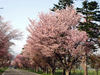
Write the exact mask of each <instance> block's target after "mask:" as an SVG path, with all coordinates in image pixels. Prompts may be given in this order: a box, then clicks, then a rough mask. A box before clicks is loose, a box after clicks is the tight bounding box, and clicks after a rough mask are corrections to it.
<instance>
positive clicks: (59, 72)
mask: <svg viewBox="0 0 100 75" xmlns="http://www.w3.org/2000/svg"><path fill="white" fill-rule="evenodd" d="M27 71H31V72H35V71H32V70H27ZM62 72H63V70H62V69H58V70H56V71H55V75H62ZM35 73H38V74H41V75H51V74H45V73H42V71H39V72H35ZM95 74H96V73H95V71H94V70H89V71H88V75H95ZM71 75H84V71H83V70H75V73H73V71H71ZM98 75H100V71H98Z"/></svg>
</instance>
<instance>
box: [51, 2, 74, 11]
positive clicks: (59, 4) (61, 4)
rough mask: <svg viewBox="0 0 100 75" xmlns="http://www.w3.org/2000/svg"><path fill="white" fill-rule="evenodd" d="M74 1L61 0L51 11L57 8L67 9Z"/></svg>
mask: <svg viewBox="0 0 100 75" xmlns="http://www.w3.org/2000/svg"><path fill="white" fill-rule="evenodd" d="M73 3H74V2H73V0H59V2H58V4H54V7H53V8H52V9H51V11H55V10H57V9H59V10H61V9H66V7H67V6H70V5H72V4H73Z"/></svg>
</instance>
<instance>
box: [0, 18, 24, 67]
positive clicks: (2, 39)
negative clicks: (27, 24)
mask: <svg viewBox="0 0 100 75" xmlns="http://www.w3.org/2000/svg"><path fill="white" fill-rule="evenodd" d="M21 36H22V32H20V31H19V30H17V29H13V28H12V26H11V25H10V24H9V22H3V21H2V17H0V67H2V66H4V65H5V64H6V63H9V62H10V60H11V58H12V55H11V54H10V53H9V48H10V46H11V44H12V42H11V40H13V39H14V40H18V39H20V38H21Z"/></svg>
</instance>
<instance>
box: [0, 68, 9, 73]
mask: <svg viewBox="0 0 100 75" xmlns="http://www.w3.org/2000/svg"><path fill="white" fill-rule="evenodd" d="M6 69H8V68H7V67H6V68H1V69H0V74H1V73H2V72H4V71H5V70H6Z"/></svg>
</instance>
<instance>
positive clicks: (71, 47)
mask: <svg viewBox="0 0 100 75" xmlns="http://www.w3.org/2000/svg"><path fill="white" fill-rule="evenodd" d="M29 20H30V19H29ZM80 20H81V15H80V14H76V10H75V9H74V8H73V7H67V8H66V9H65V10H57V11H55V12H49V13H47V14H45V13H43V12H42V13H40V14H39V21H36V20H30V22H31V25H29V27H28V28H27V30H28V31H29V33H30V35H29V36H28V39H27V43H28V46H29V47H30V51H31V52H32V51H33V52H38V53H41V55H43V56H45V57H47V58H49V57H50V58H55V59H56V61H60V63H61V64H62V66H63V68H64V70H65V72H66V75H69V74H70V70H71V69H72V67H73V65H74V64H75V63H76V62H77V61H78V59H79V58H81V57H82V56H84V55H85V52H88V53H89V52H92V49H91V46H92V43H91V42H88V41H87V40H88V36H87V33H86V32H85V31H78V30H77V29H76V26H77V24H78V21H80ZM32 54H33V53H32ZM52 72H54V71H52ZM53 74H54V73H53Z"/></svg>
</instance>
